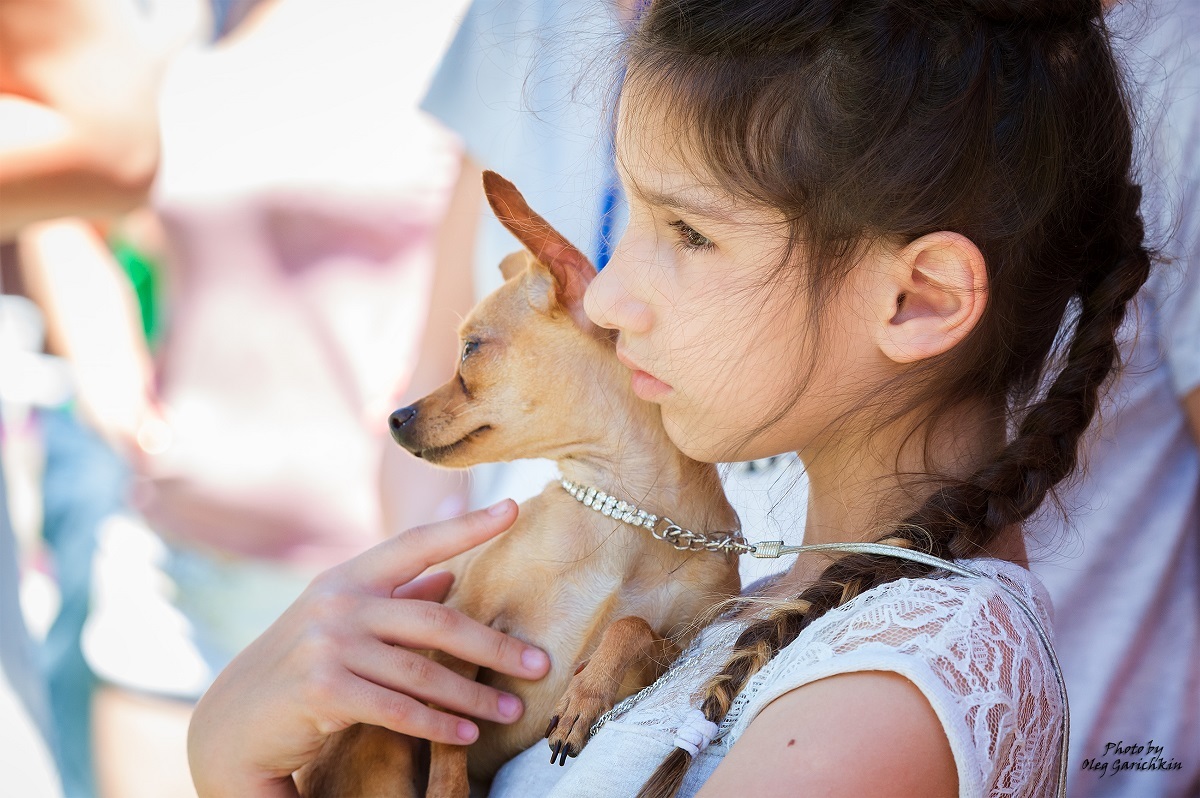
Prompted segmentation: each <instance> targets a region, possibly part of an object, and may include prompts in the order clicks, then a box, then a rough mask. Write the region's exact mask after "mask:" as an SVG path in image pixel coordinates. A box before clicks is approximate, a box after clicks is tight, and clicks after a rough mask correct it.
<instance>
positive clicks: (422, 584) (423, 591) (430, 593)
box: [392, 571, 454, 601]
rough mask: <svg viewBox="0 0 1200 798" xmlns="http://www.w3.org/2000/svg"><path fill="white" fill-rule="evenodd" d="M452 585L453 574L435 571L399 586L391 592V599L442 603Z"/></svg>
mask: <svg viewBox="0 0 1200 798" xmlns="http://www.w3.org/2000/svg"><path fill="white" fill-rule="evenodd" d="M453 584H454V574H452V573H450V572H449V571H437V572H436V573H432V574H425V575H424V576H418V577H417V578H416V579H414V580H412V581H411V582H409V583H408V584H406V585H401V586H400V587H398V588H396V589H395V590H393V591H392V598H400V599H417V600H420V601H443V600H445V598H446V594H447V593H449V592H450V586H451V585H453Z"/></svg>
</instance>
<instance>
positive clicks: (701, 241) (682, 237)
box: [669, 219, 713, 251]
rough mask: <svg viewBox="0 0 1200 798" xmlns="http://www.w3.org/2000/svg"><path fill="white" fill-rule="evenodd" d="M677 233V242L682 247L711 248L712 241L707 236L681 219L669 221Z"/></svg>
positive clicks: (694, 248)
mask: <svg viewBox="0 0 1200 798" xmlns="http://www.w3.org/2000/svg"><path fill="white" fill-rule="evenodd" d="M669 224H670V225H671V227H674V228H675V230H676V231H678V233H679V244H680V246H682V247H683V248H684V249H690V250H697V251H699V250H705V249H712V247H713V242H712V241H711V240H709V238H708V237H707V236H705V235H704V234H703V233H701V232H699V231H698V230H696V229H695V228H694V227H692V226H691V225H690V224H688V223H687V222H685V221H683V220H682V219H676V220H675V221H673V222H670V223H669Z"/></svg>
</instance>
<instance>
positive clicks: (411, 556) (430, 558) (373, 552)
mask: <svg viewBox="0 0 1200 798" xmlns="http://www.w3.org/2000/svg"><path fill="white" fill-rule="evenodd" d="M516 518H517V505H516V502H514V501H513V500H512V499H505V500H504V501H502V502H499V503H497V504H494V505H492V506H491V507H488V508H487V509H485V510H476V511H475V512H473V513H467V514H466V515H462V516H459V517H458V518H451V519H449V520H447V521H439V522H437V523H435V524H428V525H425V526H418V527H414V528H412V529H409V530H407V531H405V532H401V533H400V534H398V535H396V536H394V537H391V538H388V539H387V540H385V541H384V542H382V543H380V544H378V545H377V546H375V547H374V548H371V549H368V550H367V551H365V552H363V553H362V554H360V555H359V556H358V557H356V558H354V559H353V560H351V561H350V562H349V563H347V564H346V568H347V573H349V575H350V576H351V578H353V579H356V580H361V581H362V582H363V583H365V584H369V585H375V586H376V587H386V588H387V592H388V593H389V594H390V593H391V592H392V590H394V589H396V588H397V587H399V586H400V585H403V584H405V583H407V582H411V581H412V580H413V579H414V578H416V577H417V575H418V574H421V573H422V572H424V571H425V569H426V568H428V567H429V566H431V565H436V564H437V563H440V562H444V561H446V560H448V559H450V558H451V557H453V556H454V555H456V554H461V553H462V552H464V551H466V550H467V549H470V548H471V547H473V546H478V545H479V544H480V543H483V542H484V541H486V540H489V539H491V538H493V537H495V536H496V535H498V534H500V533H501V532H503V531H504V530H506V529H508V528H509V527H510V526H512V523H513V521H515V520H516Z"/></svg>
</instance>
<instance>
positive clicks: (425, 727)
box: [342, 678, 479, 745]
mask: <svg viewBox="0 0 1200 798" xmlns="http://www.w3.org/2000/svg"><path fill="white" fill-rule="evenodd" d="M342 708H343V709H344V710H345V711H346V712H347V713H348V715H349V716H350V717H351V718H352V719H353V721H354V722H356V723H367V724H370V725H372V726H383V727H384V728H387V729H391V730H392V731H394V732H399V733H400V734H408V735H411V736H413V737H421V738H424V739H426V740H432V741H433V742H435V743H447V744H449V745H466V744H468V743H473V742H475V739H476V738H477V737H479V727H478V726H476V725H475V724H474V723H472V722H471V721H469V720H466V719H465V718H460V717H457V716H455V715H451V714H450V713H448V712H442V711H441V710H437V709H433V708H432V707H428V706H426V705H425V704H422V703H421V702H420V701H418V700H417V699H415V698H412V697H411V696H407V695H404V694H403V693H397V692H395V691H393V690H389V689H387V688H386V687H381V686H380V685H378V684H375V683H374V682H372V681H370V680H368V679H361V678H360V679H357V680H356V684H355V686H354V688H353V689H352V690H351V694H350V695H349V696H347V698H346V699H345V700H344V701H343V702H342Z"/></svg>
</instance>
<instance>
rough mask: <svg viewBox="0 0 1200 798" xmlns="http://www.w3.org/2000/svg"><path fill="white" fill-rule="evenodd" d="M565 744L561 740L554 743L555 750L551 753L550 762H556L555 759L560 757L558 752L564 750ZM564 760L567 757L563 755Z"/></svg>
mask: <svg viewBox="0 0 1200 798" xmlns="http://www.w3.org/2000/svg"><path fill="white" fill-rule="evenodd" d="M562 747H563V744H562V742H561V741H559V742H557V743H555V744H554V750H553V751H552V752H551V753H550V764H551V765H553V764H554V760H556V759H558V752H559V751H561V750H562ZM563 759H564V761H565V760H566V757H563Z"/></svg>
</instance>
